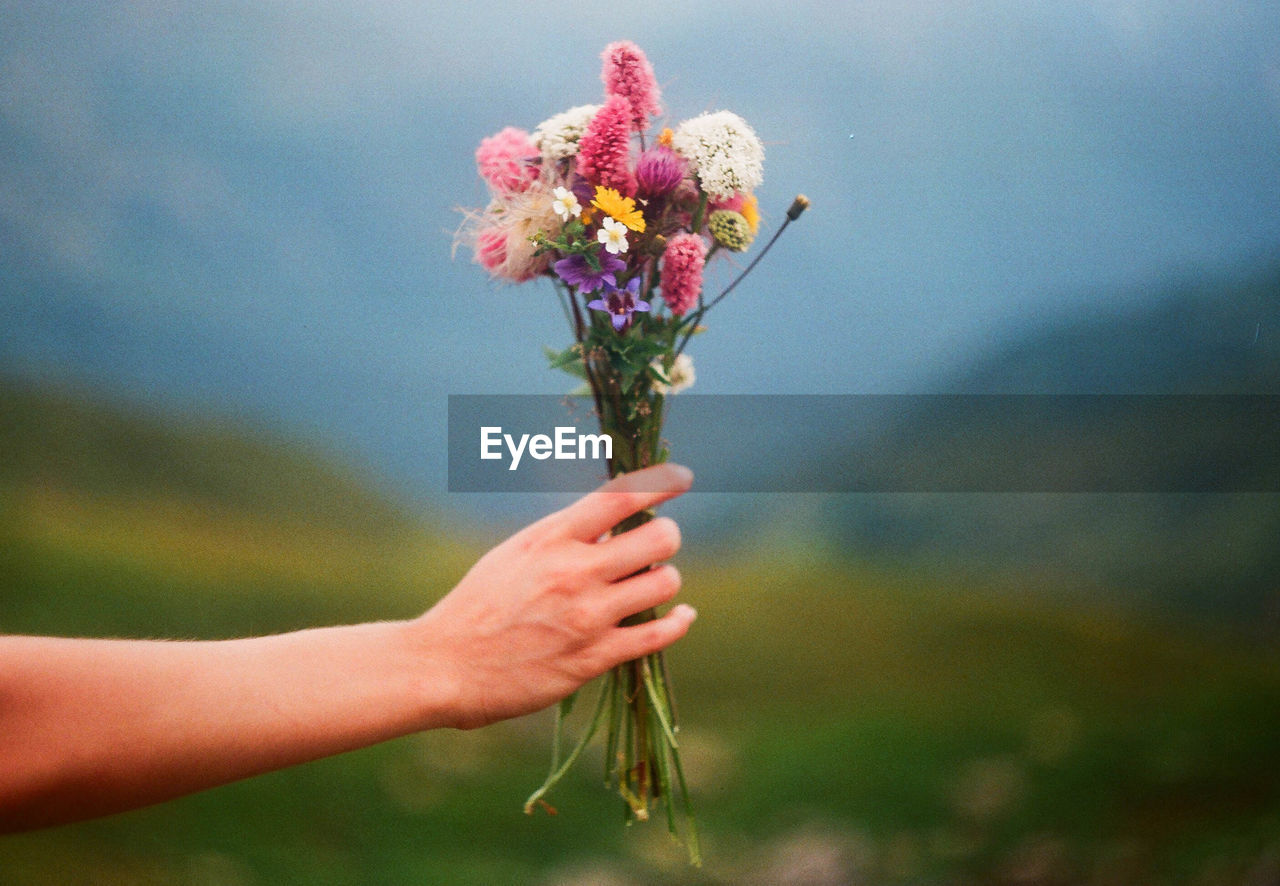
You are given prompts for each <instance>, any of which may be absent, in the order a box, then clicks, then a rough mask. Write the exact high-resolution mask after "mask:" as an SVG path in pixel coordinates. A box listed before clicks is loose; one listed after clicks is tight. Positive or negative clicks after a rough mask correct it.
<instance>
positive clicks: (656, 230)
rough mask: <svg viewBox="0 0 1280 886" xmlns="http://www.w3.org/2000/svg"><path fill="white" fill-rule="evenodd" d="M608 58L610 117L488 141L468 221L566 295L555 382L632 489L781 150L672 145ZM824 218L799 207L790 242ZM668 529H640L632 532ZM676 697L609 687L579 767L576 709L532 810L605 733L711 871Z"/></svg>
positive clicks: (646, 797) (645, 800)
mask: <svg viewBox="0 0 1280 886" xmlns="http://www.w3.org/2000/svg"><path fill="white" fill-rule="evenodd" d="M603 59H604V69H603V73H602V79H603V81H604V87H605V93H604V101H603V103H602V104H598V105H580V106H578V107H574V108H571V109H569V110H567V111H564V112H563V113H560V114H556V115H555V116H553V117H551V118H549V119H547V120H545V121H543V122H542V123H541V124H539V125H538V126H537V128H536V129H534V130H533V132H532V133H529V132H526V131H524V130H521V129H517V128H515V127H507V128H506V129H503V130H502V131H501V132H499V133H497V134H496V135H494V136H491V137H489V138H486V139H484V140H483V141H482V142H481V143H480V147H479V148H478V149H477V151H476V163H477V166H478V168H479V172H480V175H481V177H482V178H483V179H484V180H485V182H486V183H487V184H488V186H489V190H490V193H491V198H492V199H491V201H490V203H489V205H488V206H487V207H486V208H484V209H483V210H476V211H470V212H468V213H467V220H466V222H465V223H464V226H463V233H462V236H463V238H464V239H466V240H467V241H468V242H470V244H471V245H472V247H473V248H474V252H475V259H476V261H477V262H478V263H479V264H480V265H482V266H483V267H484V268H485V269H487V270H488V271H489V273H490V274H492V275H493V276H494V277H496V278H498V279H501V280H505V281H509V282H514V283H521V282H525V281H528V280H533V279H536V278H539V277H545V278H548V279H549V280H551V281H552V283H553V284H554V285H555V288H556V291H557V293H558V295H559V298H560V302H561V306H562V307H563V309H564V313H565V317H566V319H567V320H568V323H569V327H570V330H571V331H572V334H573V342H572V344H570V346H569V347H568V348H567V349H565V350H549V351H548V356H549V358H550V361H551V365H552V367H553V368H557V369H563V370H565V371H567V372H570V373H572V374H573V375H576V376H578V377H579V378H580V379H582V380H583V382H584V383H585V384H584V391H583V393H586V394H589V395H590V396H591V398H592V399H593V402H594V406H595V413H596V415H597V416H598V418H599V421H600V427H601V430H602V432H603V433H606V434H608V435H609V436H610V437H611V438H612V445H613V450H612V452H613V454H612V458H611V459H610V465H609V470H610V474H611V475H612V476H617V475H618V474H622V473H626V472H629V471H634V470H638V469H640V468H643V467H646V466H648V465H651V464H656V463H658V462H661V461H663V460H665V459H666V457H667V450H666V448H665V446H664V445H663V442H662V438H661V431H662V417H663V403H664V399H665V398H666V397H667V396H669V395H671V394H674V393H676V392H677V391H680V390H682V389H684V388H686V387H688V386H689V385H690V384H692V382H693V365H692V361H691V359H690V357H689V355H688V354H686V353H685V346H686V345H687V344H688V342H689V339H690V337H691V336H692V335H693V334H694V333H695V332H697V331H699V330H700V328H701V327H700V321H701V320H702V318H703V316H704V315H705V313H706V312H707V311H708V310H709V309H710V308H711V307H713V306H714V305H715V304H716V303H717V302H718V301H720V299H722V298H724V296H725V295H727V294H728V292H729V290H730V289H732V288H733V286H734V285H736V284H737V282H738V281H739V280H741V279H742V277H743V276H745V275H746V274H747V273H749V272H750V270H751V268H752V267H754V265H755V262H756V261H759V258H760V257H762V256H763V254H764V251H767V249H768V246H766V247H765V250H762V251H761V252H760V253H759V255H758V256H757V258H756V260H755V261H753V262H752V263H751V265H749V266H748V267H747V268H746V270H745V271H743V272H742V274H740V275H739V276H738V278H737V279H735V280H734V281H733V282H732V283H731V284H730V285H729V286H728V287H727V288H726V289H725V290H724V291H723V292H721V293H720V294H719V295H718V296H717V297H716V298H714V299H710V300H708V299H706V298H705V297H704V294H703V271H704V267H705V266H706V264H707V262H708V261H709V260H710V259H712V257H713V256H715V255H716V253H720V252H723V253H741V252H743V251H745V250H746V249H747V248H748V247H749V246H751V244H752V241H753V240H754V239H755V236H756V232H757V229H758V227H759V224H760V213H759V210H758V207H757V204H756V198H755V196H754V191H755V189H756V188H757V187H758V186H759V185H760V183H761V181H762V176H763V170H762V164H763V160H764V148H763V146H762V145H761V142H760V139H759V138H758V137H757V136H756V134H755V132H754V131H753V130H752V129H751V127H750V126H749V125H748V124H747V123H746V122H745V121H744V120H742V118H741V117H739V116H737V115H736V114H733V113H730V112H729V111H716V112H711V113H704V114H701V115H700V116H697V117H694V118H692V119H690V120H686V121H684V122H683V123H680V124H679V125H678V126H676V127H675V128H674V129H671V128H662V129H660V130H659V131H658V132H657V134H656V136H655V135H654V134H653V133H651V132H650V130H651V127H652V124H653V121H654V120H655V118H656V117H657V115H658V114H660V113H661V108H660V106H659V90H658V85H657V82H656V80H655V78H654V73H653V68H652V67H651V65H650V64H649V61H648V60H647V59H646V58H645V56H644V53H643V52H641V51H640V49H639V48H638V47H637V46H635V45H634V44H632V43H630V42H626V41H622V42H617V43H613V44H610V45H609V46H608V47H607V48H606V49H605V51H604V53H603ZM807 205H808V203H807V201H806V200H805V199H804V198H803V197H797V198H796V201H795V202H794V203H793V204H792V206H791V208H790V209H789V210H788V212H787V218H786V220H785V221H784V222H783V223H782V225H781V227H779V229H778V231H777V233H775V234H774V240H776V239H777V236H778V234H781V232H782V230H783V229H784V228H785V227H786V225H787V224H788V223H789V222H790V221H793V220H794V219H795V218H796V217H798V216H799V214H800V213H801V212H802V211H803V210H804V208H805V206H807ZM774 240H770V242H769V246H772V244H773V242H774ZM652 517H653V515H652V513H647V514H640V515H637V516H636V517H634V518H632V519H631V520H629V521H627V522H625V523H624V524H622V525H619V526H618V527H616V529H615V532H624V531H626V530H628V529H631V528H633V527H635V526H636V525H639V524H640V523H643V522H645V521H646V520H648V519H652ZM653 617H654V613H653V612H646V613H641V614H639V615H637V616H634V618H635V619H636V620H644V619H650V618H653ZM668 684H669V681H668V679H667V673H666V668H665V666H664V664H663V661H662V657H661V655H652V656H649V657H647V658H645V659H641V660H638V661H633V662H630V663H628V664H626V665H623V666H621V667H619V668H615V669H614V671H613V672H612V673H610V674H608V675H607V676H606V677H605V678H604V685H603V687H602V689H601V693H600V697H599V700H598V702H597V704H596V709H595V713H594V715H593V716H592V718H591V721H590V725H589V726H587V728H586V729H585V731H584V734H583V735H582V737H581V739H580V741H579V742H578V743H577V745H576V746H575V747H574V748H573V749H572V750H571V751H570V752H569V753H567V754H562V752H561V751H562V747H563V730H564V718H565V716H567V715H568V713H569V709H570V707H571V706H572V703H573V699H572V698H571V699H568V700H566V702H564V703H563V704H562V705H561V707H560V711H559V717H558V718H557V725H556V734H555V739H554V741H553V751H552V757H553V759H552V766H551V773H550V775H549V776H548V778H547V781H546V783H545V784H544V785H543V786H542V787H541V788H540V789H539V790H538V791H537V792H535V793H534V795H533V796H532V797H530V798H529V801H528V803H527V804H526V807H525V809H526V811H531V810H532V809H533V808H534V807H535V806H536V805H539V804H542V805H545V801H544V800H543V797H544V796H545V795H546V793H547V792H548V791H549V790H550V789H551V787H552V786H553V785H554V784H555V783H556V782H557V781H559V779H560V778H561V777H562V776H563V775H564V774H565V772H567V771H568V769H569V768H570V766H572V764H573V763H574V762H575V760H576V759H577V758H578V756H579V754H580V753H581V751H582V749H583V748H584V747H585V746H586V744H587V742H588V741H590V739H591V738H592V736H593V735H594V733H596V732H597V731H599V729H600V728H601V727H602V726H603V727H604V728H605V731H606V748H605V765H606V769H607V772H606V779H607V782H608V783H609V784H610V785H611V786H612V787H614V788H615V789H616V790H617V791H618V792H619V793H620V795H621V796H622V798H623V800H624V801H625V803H626V811H627V815H628V820H631V819H638V820H644V819H647V818H648V817H649V813H650V809H651V807H652V806H653V805H654V804H658V803H660V804H662V805H663V806H664V807H665V810H666V814H667V820H668V825H669V827H670V829H671V831H672V833H673V834H676V835H677V836H679V835H680V833H681V831H680V829H679V826H678V824H677V805H676V795H677V793H678V795H679V800H680V804H679V808H680V809H682V810H683V813H684V815H685V823H686V827H685V830H684V836H685V838H686V843H687V845H688V846H689V850H690V855H691V858H692V859H693V860H694V861H695V862H696V861H697V859H698V848H697V834H696V829H695V825H694V820H693V816H692V812H691V808H690V806H689V798H688V790H687V787H686V785H685V778H684V772H683V769H682V768H681V764H680V755H679V745H678V742H677V739H676V736H677V725H676V718H675V710H674V705H673V703H672V698H671V692H670V688H669V685H668Z"/></svg>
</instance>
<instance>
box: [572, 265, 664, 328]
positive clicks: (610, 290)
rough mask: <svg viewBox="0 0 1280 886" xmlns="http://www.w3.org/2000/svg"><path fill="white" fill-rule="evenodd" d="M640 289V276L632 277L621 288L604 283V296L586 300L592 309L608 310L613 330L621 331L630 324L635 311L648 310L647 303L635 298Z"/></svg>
mask: <svg viewBox="0 0 1280 886" xmlns="http://www.w3.org/2000/svg"><path fill="white" fill-rule="evenodd" d="M639 291H640V278H639V277H632V278H631V279H630V280H628V281H627V285H626V286H624V287H623V288H622V289H619V288H618V287H617V286H615V285H613V284H611V283H606V284H605V287H604V297H603V298H597V299H596V300H594V301H590V302H587V307H589V308H591V309H592V310H593V311H608V312H609V319H610V321H611V322H612V323H613V328H614V331H615V332H622V331H623V330H625V329H626V328H627V327H628V326H630V325H631V315H632V314H634V313H635V312H636V311H647V310H649V303H648V302H647V301H642V300H640V299H638V298H636V293H638V292H639Z"/></svg>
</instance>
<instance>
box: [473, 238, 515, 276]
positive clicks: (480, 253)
mask: <svg viewBox="0 0 1280 886" xmlns="http://www.w3.org/2000/svg"><path fill="white" fill-rule="evenodd" d="M475 247H476V261H477V262H478V263H479V264H480V266H481V267H483V268H484V269H485V270H486V271H494V272H496V271H497V269H498V267H499V266H500V265H501V264H502V263H503V262H505V261H506V260H507V233H506V231H503V230H501V229H500V228H485V229H484V230H483V231H481V232H480V233H478V234H476V243H475Z"/></svg>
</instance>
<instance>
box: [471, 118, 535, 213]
mask: <svg viewBox="0 0 1280 886" xmlns="http://www.w3.org/2000/svg"><path fill="white" fill-rule="evenodd" d="M537 161H538V149H537V147H536V146H535V145H534V143H533V140H532V139H530V138H529V133H527V132H525V131H524V130H523V129H516V128H515V127H514V126H508V127H507V128H506V129H504V130H502V131H501V132H499V133H498V134H497V135H491V136H489V137H488V138H486V139H484V140H482V141H481V142H480V147H478V148H476V168H477V169H479V170H480V177H481V178H483V179H484V180H485V181H486V182H488V183H489V187H490V188H492V189H493V192H494V193H495V194H498V195H500V196H507V195H510V194H521V193H524V192H525V191H526V190H528V189H529V185H531V184H533V183H534V182H535V181H537V180H538V171H539V170H538V165H537Z"/></svg>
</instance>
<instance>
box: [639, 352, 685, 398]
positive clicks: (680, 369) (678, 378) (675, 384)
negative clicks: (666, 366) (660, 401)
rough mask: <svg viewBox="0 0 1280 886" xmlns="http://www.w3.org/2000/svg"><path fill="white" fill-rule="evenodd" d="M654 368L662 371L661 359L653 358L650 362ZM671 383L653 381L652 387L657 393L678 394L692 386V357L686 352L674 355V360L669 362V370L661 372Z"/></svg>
mask: <svg viewBox="0 0 1280 886" xmlns="http://www.w3.org/2000/svg"><path fill="white" fill-rule="evenodd" d="M650 365H651V366H653V368H654V369H656V370H658V372H659V373H662V359H661V358H659V357H654V358H653V363H651V364H650ZM663 374H665V375H666V377H667V380H668V381H670V382H671V384H669V385H666V384H663V383H662V382H660V381H655V382H654V383H653V389H654V390H655V391H657V392H658V393H659V394H678V393H680V392H681V391H683V390H687V389H688V388H690V387H692V385H693V383H694V381H695V379H696V376H695V375H694V373H693V358H692V357H690V356H689V355H688V354H680V355H678V356H677V357H676V359H675V362H674V363H672V364H671V371H670V372H667V373H663Z"/></svg>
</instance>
